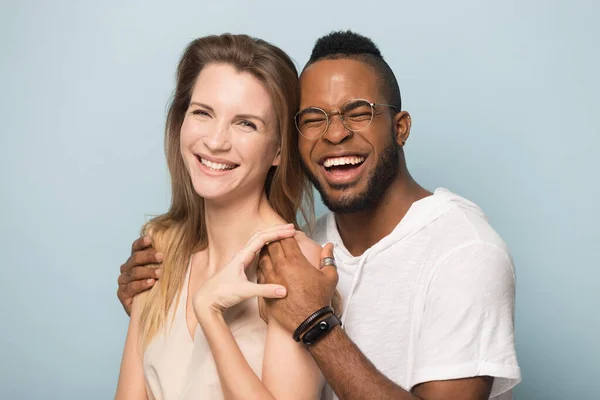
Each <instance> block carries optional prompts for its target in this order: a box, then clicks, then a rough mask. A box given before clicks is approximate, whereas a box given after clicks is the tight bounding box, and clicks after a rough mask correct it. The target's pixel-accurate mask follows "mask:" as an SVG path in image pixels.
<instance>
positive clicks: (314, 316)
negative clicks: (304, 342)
mask: <svg viewBox="0 0 600 400" xmlns="http://www.w3.org/2000/svg"><path fill="white" fill-rule="evenodd" d="M325 314H333V308H332V307H331V306H326V307H323V308H321V309H319V310H317V311H315V312H314V313H312V314H311V316H310V317H308V318H306V319H305V320H304V322H302V323H301V324H300V325H298V327H297V328H296V330H295V331H294V334H293V335H292V337H293V338H294V340H295V341H296V342H299V341H300V334H302V332H304V330H305V329H306V328H308V327H309V326H310V324H311V323H312V322H313V321H314V320H315V319H317V318H319V317H321V316H323V315H325Z"/></svg>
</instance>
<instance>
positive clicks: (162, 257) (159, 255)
mask: <svg viewBox="0 0 600 400" xmlns="http://www.w3.org/2000/svg"><path fill="white" fill-rule="evenodd" d="M155 257H156V259H157V260H158V261H163V260H164V259H165V255H164V254H163V253H160V252H159V253H156V255H155Z"/></svg>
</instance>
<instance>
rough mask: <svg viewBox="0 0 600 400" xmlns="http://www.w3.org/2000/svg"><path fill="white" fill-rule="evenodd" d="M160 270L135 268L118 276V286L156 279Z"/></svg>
mask: <svg viewBox="0 0 600 400" xmlns="http://www.w3.org/2000/svg"><path fill="white" fill-rule="evenodd" d="M159 274H160V270H159V269H158V268H148V267H135V268H132V269H130V270H129V271H127V272H125V273H123V274H121V275H119V284H120V285H126V284H128V283H129V282H133V281H141V280H144V279H157V278H158V277H159Z"/></svg>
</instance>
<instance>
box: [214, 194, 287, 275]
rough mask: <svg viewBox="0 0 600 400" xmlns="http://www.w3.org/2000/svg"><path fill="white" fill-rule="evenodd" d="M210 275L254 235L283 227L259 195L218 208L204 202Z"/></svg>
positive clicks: (280, 219) (218, 206)
mask: <svg viewBox="0 0 600 400" xmlns="http://www.w3.org/2000/svg"><path fill="white" fill-rule="evenodd" d="M204 211H205V218H206V230H207V234H208V248H207V250H208V265H207V270H208V271H209V272H213V273H214V272H216V270H218V269H219V268H221V267H222V266H224V265H225V264H226V263H227V262H229V260H231V258H232V257H233V255H234V254H235V252H237V251H239V250H241V249H242V248H243V247H244V246H245V245H246V243H247V241H248V240H249V239H250V238H251V237H252V235H253V234H254V233H256V232H257V231H260V230H263V229H266V228H267V227H269V226H272V225H276V224H281V223H285V222H284V221H283V219H282V218H281V217H280V216H279V215H278V214H277V213H276V212H275V210H273V208H272V207H271V205H270V204H269V201H268V200H267V197H266V195H265V194H264V193H263V192H262V191H261V193H260V194H257V195H255V196H246V197H244V198H243V199H238V200H237V201H233V202H229V203H226V204H218V203H215V202H211V201H205V206H204Z"/></svg>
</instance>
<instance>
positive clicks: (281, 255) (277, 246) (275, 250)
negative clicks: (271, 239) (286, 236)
mask: <svg viewBox="0 0 600 400" xmlns="http://www.w3.org/2000/svg"><path fill="white" fill-rule="evenodd" d="M267 251H268V253H269V257H270V260H271V262H272V265H273V266H275V265H277V263H278V262H282V260H283V259H285V252H284V251H283V247H282V246H281V242H275V243H269V245H268V246H267Z"/></svg>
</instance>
